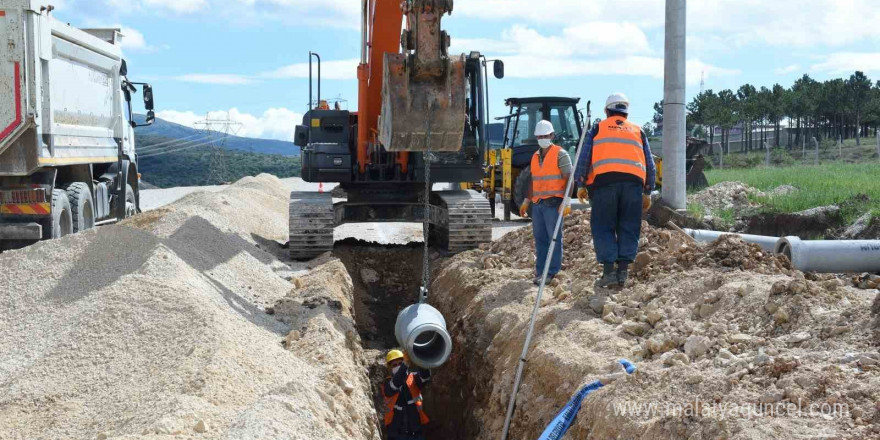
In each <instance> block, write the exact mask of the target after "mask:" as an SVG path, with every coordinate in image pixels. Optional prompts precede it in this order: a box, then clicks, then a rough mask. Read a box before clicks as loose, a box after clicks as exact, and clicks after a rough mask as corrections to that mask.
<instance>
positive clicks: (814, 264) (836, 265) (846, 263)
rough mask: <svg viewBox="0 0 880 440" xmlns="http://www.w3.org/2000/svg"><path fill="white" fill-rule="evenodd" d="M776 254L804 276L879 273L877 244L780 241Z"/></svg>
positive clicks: (792, 239) (841, 241) (798, 239)
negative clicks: (819, 273) (809, 274)
mask: <svg viewBox="0 0 880 440" xmlns="http://www.w3.org/2000/svg"><path fill="white" fill-rule="evenodd" d="M776 252H777V253H779V254H782V255H785V256H786V257H788V259H789V260H791V264H792V266H793V267H794V268H795V269H797V270H800V271H804V272H822V273H841V272H880V240H809V241H808V240H801V239H800V238H798V237H784V238H780V239H779V241H778V242H777V243H776Z"/></svg>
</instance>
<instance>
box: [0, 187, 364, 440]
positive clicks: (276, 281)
mask: <svg viewBox="0 0 880 440" xmlns="http://www.w3.org/2000/svg"><path fill="white" fill-rule="evenodd" d="M287 203H288V202H287V190H286V189H285V188H284V185H282V183H281V182H280V181H279V180H278V179H277V178H274V177H272V176H266V175H263V176H258V177H255V178H246V179H243V180H242V181H240V182H238V183H236V184H234V185H232V186H230V187H229V188H227V189H225V190H224V191H222V192H219V193H196V194H192V195H190V196H187V197H186V198H184V199H182V200H180V201H178V202H175V203H174V204H172V205H169V206H168V207H165V208H162V209H160V210H156V211H151V212H149V213H146V214H143V215H139V216H136V217H133V218H131V219H129V220H127V221H125V222H123V223H121V224H118V225H113V226H108V227H102V228H100V229H98V230H92V231H87V232H84V233H80V234H76V235H71V236H68V237H65V238H63V239H60V240H54V241H49V242H42V243H39V244H36V245H34V246H30V247H28V248H25V249H21V250H17V251H11V252H6V253H3V254H2V255H0V267H3V269H4V276H3V277H2V278H0V291H2V292H4V295H3V296H2V299H0V352H2V353H3V356H2V357H0V438H4V439H6V438H9V439H50V438H51V439H95V438H99V439H108V438H111V439H112V438H120V439H122V438H125V439H135V438H150V439H161V438H191V437H197V438H210V439H221V438H223V439H226V438H234V439H265V438H287V439H313V438H354V439H378V432H379V431H378V429H377V424H376V420H375V413H374V408H373V406H372V403H371V401H370V393H369V385H368V383H367V378H366V374H364V373H363V365H362V364H361V361H360V359H361V356H360V354H359V352H358V350H359V341H358V338H357V333H356V332H352V331H351V328H352V325H351V323H350V321H351V317H350V311H349V310H348V309H346V308H345V307H342V306H339V307H337V306H335V305H334V304H336V303H339V304H346V302H345V296H346V294H350V293H351V290H350V285H351V282H350V280H347V279H346V278H345V277H341V276H337V274H338V273H342V274H344V269H342V270H341V272H340V270H339V267H341V264H339V262H338V261H336V262H335V263H334V262H333V261H331V262H329V263H328V265H329V266H328V267H326V268H321V269H318V270H316V271H315V272H316V273H315V274H314V275H313V277H315V279H316V280H315V281H312V279H307V280H306V283H307V284H309V283H311V284H312V285H313V290H309V291H303V290H302V289H298V288H296V287H295V285H294V284H291V282H290V281H289V280H290V279H293V280H294V281H295V282H298V283H300V284H298V285H302V282H303V281H302V280H299V279H295V278H292V276H293V275H292V270H291V268H290V267H289V266H288V265H287V264H285V263H284V261H281V260H279V259H278V258H277V257H276V255H275V253H273V251H274V250H276V249H275V248H276V247H277V248H279V249H280V245H278V244H277V243H276V241H277V240H281V239H283V238H284V237H285V236H286V230H287V226H286V218H287V216H286V210H287ZM261 248H262V249H261ZM328 273H329V274H331V275H332V276H330V275H328ZM322 277H323V278H322ZM346 282H347V284H346ZM314 286H320V289H319V290H320V291H315V290H314V289H317V287H314ZM346 286H348V291H346ZM327 298H330V299H327ZM309 301H311V302H309ZM278 302H281V303H283V304H288V303H290V302H293V303H297V302H301V303H303V304H306V305H305V306H304V309H303V308H300V309H297V310H299V312H298V313H288V314H285V315H279V317H282V318H284V322H281V321H279V320H278V319H276V317H274V316H271V315H270V314H268V313H267V308H268V307H269V306H273V305H275V304H276V303H278ZM350 302H351V300H350V299H349V301H348V303H350ZM275 309H282V310H288V309H290V308H288V309H284V307H277V306H276V307H275ZM272 310H273V309H271V308H268V311H272ZM346 323H348V324H346ZM291 327H293V328H294V329H295V330H296V332H297V333H292V332H291ZM297 335H298V336H297ZM293 340H295V342H296V343H293V342H291V341H293ZM285 341H287V342H285ZM285 346H286V347H287V349H285Z"/></svg>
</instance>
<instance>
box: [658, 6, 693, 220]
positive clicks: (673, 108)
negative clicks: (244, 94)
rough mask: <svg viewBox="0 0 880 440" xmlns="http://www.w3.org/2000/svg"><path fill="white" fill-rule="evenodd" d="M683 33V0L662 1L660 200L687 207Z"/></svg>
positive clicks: (685, 25) (685, 17) (684, 11)
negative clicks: (662, 100)
mask: <svg viewBox="0 0 880 440" xmlns="http://www.w3.org/2000/svg"><path fill="white" fill-rule="evenodd" d="M686 34H687V5H686V0H666V46H665V65H666V67H665V83H664V91H663V99H664V105H663V158H664V161H663V200H664V201H665V202H666V203H667V204H668V205H669V206H670V207H672V208H673V209H685V208H687V176H686V174H687V171H686V169H687V164H686V154H685V148H686V144H687V139H686V135H687V128H686V126H685V122H686V121H685V99H686V97H685V92H686V84H685V79H686V78H685V76H686V70H687V65H686V47H687V44H686V41H685V37H686Z"/></svg>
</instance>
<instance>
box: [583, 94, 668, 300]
mask: <svg viewBox="0 0 880 440" xmlns="http://www.w3.org/2000/svg"><path fill="white" fill-rule="evenodd" d="M605 115H606V116H607V119H605V120H604V121H602V122H600V123H599V124H598V125H596V126H594V127H593V129H592V130H591V131H590V133H588V134H587V137H586V138H585V140H584V145H582V146H581V149H580V152H579V153H578V154H579V155H580V157H579V159H578V161H579V162H578V167H577V170H575V182H577V184H578V187H579V188H578V193H577V195H578V199H580V201H581V202H583V203H586V202H587V199H588V198H589V200H590V206H591V208H592V214H591V218H590V225H591V229H592V233H593V247H594V248H595V250H596V259H597V260H598V261H599V263H600V264H602V266H603V271H602V278H601V279H600V280H599V282H598V286H599V287H617V286H621V287H622V286H624V285H625V284H626V281H627V278H628V276H629V265H630V264H631V263H632V262H633V261H635V258H636V254H637V253H638V251H639V236H640V235H641V227H642V214H643V212H645V211H647V210H648V209H650V207H651V196H650V194H651V191H653V190H654V178H655V175H656V173H657V172H656V169H655V167H654V158H653V156H652V155H651V147H650V145H648V138H647V136H645V133H643V132H642V128H641V127H639V125H638V124H635V123H632V122H630V121H629V120H627V116H628V115H629V99H627V97H626V96H625V95H624V94H622V93H615V94H613V95H611V96H609V97H608V100H607V101H606V104H605Z"/></svg>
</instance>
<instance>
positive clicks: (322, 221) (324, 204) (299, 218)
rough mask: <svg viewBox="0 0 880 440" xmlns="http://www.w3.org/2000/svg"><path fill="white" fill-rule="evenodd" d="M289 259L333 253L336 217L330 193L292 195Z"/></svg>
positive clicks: (296, 193)
mask: <svg viewBox="0 0 880 440" xmlns="http://www.w3.org/2000/svg"><path fill="white" fill-rule="evenodd" d="M289 224H290V241H289V242H288V247H289V250H290V258H292V259H294V260H306V259H311V258H315V257H317V256H319V255H321V254H323V253H324V252H329V251H332V250H333V228H334V227H335V226H336V215H335V213H334V210H333V196H332V194H330V193H314V192H296V191H294V192H292V193H290V223H289Z"/></svg>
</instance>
